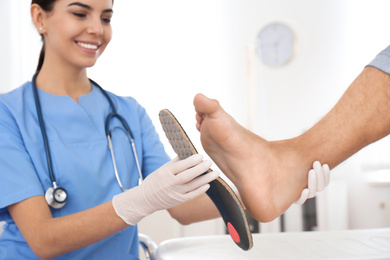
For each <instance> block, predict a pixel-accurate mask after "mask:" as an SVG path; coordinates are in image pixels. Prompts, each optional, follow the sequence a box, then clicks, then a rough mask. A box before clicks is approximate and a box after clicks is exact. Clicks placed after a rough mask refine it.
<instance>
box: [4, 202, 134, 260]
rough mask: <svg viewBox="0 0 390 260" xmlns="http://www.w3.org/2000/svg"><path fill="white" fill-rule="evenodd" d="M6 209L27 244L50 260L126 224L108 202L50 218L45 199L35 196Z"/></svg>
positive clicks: (88, 243) (124, 226) (91, 242)
mask: <svg viewBox="0 0 390 260" xmlns="http://www.w3.org/2000/svg"><path fill="white" fill-rule="evenodd" d="M8 208H9V211H10V213H11V215H12V216H13V218H14V220H15V223H16V224H17V225H18V227H19V229H20V230H21V232H22V234H23V236H24V238H25V239H26V241H27V243H28V244H29V246H30V247H31V249H32V250H33V251H34V253H35V254H37V255H38V256H39V257H40V258H42V259H50V258H53V257H56V256H59V255H62V254H65V253H68V252H71V251H74V250H77V249H79V248H82V247H85V246H88V245H91V244H93V243H95V242H97V241H100V240H102V239H104V238H106V237H108V236H110V235H112V234H114V233H116V232H117V231H119V230H121V229H124V228H126V227H128V225H127V224H126V223H125V222H124V221H123V220H122V219H121V218H119V217H118V216H117V215H116V214H115V211H114V209H113V207H112V204H111V201H109V202H106V203H104V204H101V205H99V206H97V207H94V208H91V209H88V210H85V211H82V212H79V213H75V214H71V215H68V216H64V217H58V218H53V217H52V216H51V213H50V210H49V208H48V207H47V204H45V202H44V198H43V197H41V196H36V197H32V198H29V199H27V200H25V201H22V202H20V203H18V204H15V205H12V206H10V207H8Z"/></svg>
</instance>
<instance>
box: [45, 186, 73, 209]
mask: <svg viewBox="0 0 390 260" xmlns="http://www.w3.org/2000/svg"><path fill="white" fill-rule="evenodd" d="M45 199H46V201H47V204H49V206H50V207H52V208H55V209H60V208H62V207H63V206H65V204H66V200H67V199H68V194H67V193H66V190H65V189H64V188H62V187H60V186H57V185H56V183H55V182H54V183H53V186H52V187H50V188H48V189H47V190H46V193H45Z"/></svg>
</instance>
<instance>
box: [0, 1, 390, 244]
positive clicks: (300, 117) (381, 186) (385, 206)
mask: <svg viewBox="0 0 390 260" xmlns="http://www.w3.org/2000/svg"><path fill="white" fill-rule="evenodd" d="M30 3H31V1H28V0H18V1H11V0H0V9H1V10H2V15H1V16H0V39H1V40H0V78H1V83H0V92H7V91H10V90H12V89H14V88H17V87H18V86H20V85H21V84H23V83H24V82H26V81H30V80H31V77H32V75H33V74H34V72H35V67H36V65H37V61H38V56H39V51H40V48H41V41H40V37H39V35H38V33H37V32H36V30H35V28H34V27H33V24H32V22H31V19H30V14H29V8H30ZM389 8H390V2H389V1H386V0H314V1H313V0H295V1H290V0H273V1H265V0H245V1H242V0H196V1H190V0H184V1H183V0H165V1H160V0H145V1H115V5H114V13H115V14H114V17H113V19H112V27H113V32H114V34H113V39H112V42H111V44H110V45H109V46H108V48H107V49H106V51H105V53H104V54H103V56H102V57H101V58H100V60H99V61H98V63H97V65H96V66H95V67H93V68H91V69H89V72H88V73H89V77H90V78H92V79H94V80H95V81H97V82H98V83H99V84H100V85H101V86H103V87H104V88H105V89H107V90H109V91H112V92H114V93H116V94H119V95H125V96H133V97H135V98H136V99H137V100H138V101H139V102H140V103H141V105H143V106H144V107H145V108H146V110H147V111H148V113H149V116H150V117H151V118H152V120H153V122H154V123H155V126H156V129H157V131H158V132H159V134H160V137H161V140H162V141H163V142H164V144H165V145H166V150H167V151H168V153H169V154H170V155H171V156H172V157H174V156H175V154H174V152H173V151H172V149H171V147H170V145H169V143H168V141H167V140H166V138H165V135H164V133H163V131H162V128H161V126H160V123H159V119H158V112H159V111H160V110H161V109H164V108H168V109H169V110H171V112H172V113H173V114H174V115H175V116H176V117H177V119H178V120H179V121H180V123H181V124H182V126H183V127H184V129H185V130H186V132H187V134H188V135H189V137H190V138H191V139H192V141H193V143H194V144H195V146H196V148H197V149H198V151H200V152H201V153H204V152H203V150H202V147H201V144H200V141H199V133H198V132H197V130H196V129H195V119H194V116H195V112H194V108H193V105H192V102H193V98H194V96H195V95H196V93H203V94H205V95H207V96H209V97H211V98H216V99H218V100H219V101H220V103H221V104H222V106H223V107H224V108H225V110H226V111H227V112H229V113H230V114H231V115H232V116H233V117H234V118H235V119H236V120H237V121H238V122H239V123H240V124H242V125H243V126H245V127H247V128H249V129H250V130H252V131H253V132H255V133H257V134H259V135H261V136H263V137H265V138H267V139H269V140H279V139H285V138H289V137H293V136H296V135H299V134H301V133H302V132H304V131H305V130H307V129H308V128H310V127H311V126H312V125H314V124H315V123H316V122H317V121H318V120H319V119H320V118H321V117H322V116H324V115H325V114H326V113H327V112H328V111H329V110H330V109H331V108H332V107H333V106H334V105H335V103H336V102H337V100H338V99H339V98H340V97H341V95H342V94H343V92H344V91H345V90H346V89H347V87H348V86H349V84H350V83H351V82H352V81H353V80H354V78H355V77H356V76H357V75H358V74H359V73H360V72H361V71H362V69H363V68H364V66H365V65H367V64H368V63H369V62H370V61H371V60H372V59H373V58H374V57H375V56H376V54H378V53H379V52H380V51H381V50H383V49H384V48H386V47H387V46H388V45H389V44H390V34H389V33H388V30H389V29H388V25H389V24H390V16H389V15H388V10H389ZM270 28H271V29H270ZM272 28H283V29H282V30H281V31H279V32H276V34H275V33H272ZM266 31H268V33H266ZM279 36H280V37H282V38H283V37H285V36H286V37H287V38H288V39H287V40H284V39H282V38H278V37H279ZM273 37H276V38H273ZM268 40H270V41H271V42H270V45H271V46H272V47H269V46H268V47H269V48H268V47H267V46H265V45H264V44H266V43H269V42H268ZM272 41H275V42H272ZM272 44H273V45H272ZM267 53H268V54H269V55H271V56H267V55H268V54H267ZM279 55H281V56H279ZM389 154H390V141H389V139H388V138H385V139H383V140H381V141H379V142H377V143H375V144H373V145H371V146H369V147H366V148H365V149H363V150H362V151H360V152H359V153H358V154H356V155H355V156H353V157H352V158H350V159H349V160H347V161H346V162H344V163H343V164H341V165H339V166H338V167H336V168H335V169H334V170H333V171H332V174H331V184H330V185H329V187H328V188H327V189H326V190H325V191H323V192H321V193H319V194H318V196H317V197H316V199H311V200H309V201H308V202H306V203H305V204H304V205H303V206H297V205H293V206H292V207H291V208H290V209H289V210H288V211H287V212H286V213H285V214H284V215H283V216H282V217H280V218H278V219H276V220H275V221H273V222H271V223H258V222H256V221H253V222H251V228H252V230H253V232H260V233H270V232H292V231H294V232H295V231H311V230H345V229H360V228H377V227H389V226H390V180H389V179H390V158H389ZM212 168H213V169H215V170H217V169H218V168H217V167H216V166H213V167H212ZM161 223H164V224H163V225H161ZM139 230H140V232H142V233H145V234H147V235H148V236H150V237H151V238H152V239H153V240H154V241H155V242H157V243H160V242H161V241H164V240H166V239H170V238H175V237H182V236H195V235H217V234H224V233H225V232H226V230H225V229H224V225H223V222H222V220H220V219H219V220H213V221H207V222H203V223H198V224H193V225H188V226H181V225H179V224H178V223H177V222H175V221H174V220H172V219H171V218H170V217H169V214H168V213H167V212H157V213H155V214H153V215H151V216H149V217H147V218H145V219H144V220H142V221H141V223H140V224H139Z"/></svg>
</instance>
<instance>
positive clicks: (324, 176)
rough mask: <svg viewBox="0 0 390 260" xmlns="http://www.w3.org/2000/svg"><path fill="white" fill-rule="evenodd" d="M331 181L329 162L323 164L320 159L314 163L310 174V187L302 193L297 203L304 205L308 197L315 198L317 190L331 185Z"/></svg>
mask: <svg viewBox="0 0 390 260" xmlns="http://www.w3.org/2000/svg"><path fill="white" fill-rule="evenodd" d="M329 181H330V169H329V166H328V165H327V164H324V165H322V166H321V163H320V162H319V161H315V162H314V163H313V169H311V170H310V171H309V174H308V181H307V183H308V185H307V186H308V187H307V188H306V189H304V190H303V191H302V193H301V197H299V199H298V200H297V201H295V204H298V205H302V204H303V203H305V201H306V200H307V199H310V198H313V197H314V196H315V195H316V193H317V192H319V191H322V190H323V189H325V187H326V186H328V185H329Z"/></svg>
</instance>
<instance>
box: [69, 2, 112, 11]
mask: <svg viewBox="0 0 390 260" xmlns="http://www.w3.org/2000/svg"><path fill="white" fill-rule="evenodd" d="M73 5H76V6H80V7H83V8H85V9H88V10H92V7H91V6H89V5H86V4H83V3H80V2H74V3H70V4H68V7H69V6H73ZM113 12H114V11H113V10H112V9H105V10H104V11H103V13H113Z"/></svg>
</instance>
